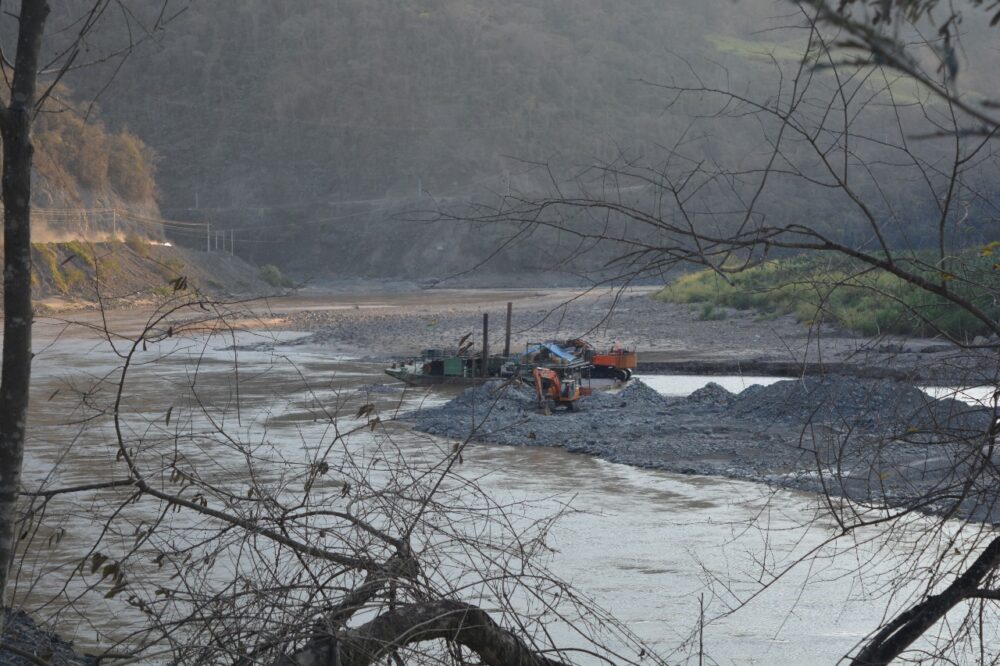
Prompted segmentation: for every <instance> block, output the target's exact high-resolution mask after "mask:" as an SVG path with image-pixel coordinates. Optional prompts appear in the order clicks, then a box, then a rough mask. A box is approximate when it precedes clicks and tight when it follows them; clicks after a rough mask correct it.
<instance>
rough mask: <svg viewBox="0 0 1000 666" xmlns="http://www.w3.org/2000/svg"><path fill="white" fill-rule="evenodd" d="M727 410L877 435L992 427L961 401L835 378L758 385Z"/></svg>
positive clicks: (884, 383) (886, 384)
mask: <svg viewBox="0 0 1000 666" xmlns="http://www.w3.org/2000/svg"><path fill="white" fill-rule="evenodd" d="M706 388H707V387H706ZM719 388H720V389H721V387H719ZM702 390H705V389H702ZM721 390H723V391H724V390H725V389H721ZM728 407H729V410H730V416H732V417H734V418H745V419H756V420H760V421H771V422H774V421H777V422H780V423H786V424H789V425H796V424H805V423H823V424H827V425H832V426H837V427H843V428H861V429H863V430H866V431H872V432H878V433H883V432H893V431H898V430H900V429H902V430H904V431H905V430H908V429H917V430H927V429H930V428H933V427H940V426H944V425H947V427H949V428H951V429H955V428H969V427H972V428H975V427H980V428H981V427H985V425H986V424H987V423H988V416H987V414H986V412H985V411H984V410H981V409H974V408H971V407H969V406H968V405H966V404H965V403H962V402H959V401H957V400H952V399H943V400H935V399H934V398H931V397H930V396H928V395H927V394H926V393H924V392H923V391H921V390H920V389H918V388H916V387H913V386H910V385H908V384H903V383H900V382H896V381H892V380H888V379H884V380H859V379H857V378H853V377H845V376H837V375H827V376H824V377H806V378H803V379H795V380H787V381H782V382H777V383H775V384H772V385H770V386H759V385H754V386H751V387H749V388H747V389H746V390H744V391H743V392H742V393H740V394H739V395H736V396H732V398H731V399H730V400H729V402H728Z"/></svg>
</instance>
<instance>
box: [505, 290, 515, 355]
mask: <svg viewBox="0 0 1000 666" xmlns="http://www.w3.org/2000/svg"><path fill="white" fill-rule="evenodd" d="M513 306H514V304H513V303H511V302H510V301H507V333H506V335H504V339H503V355H504V356H510V312H511V309H512V308H513Z"/></svg>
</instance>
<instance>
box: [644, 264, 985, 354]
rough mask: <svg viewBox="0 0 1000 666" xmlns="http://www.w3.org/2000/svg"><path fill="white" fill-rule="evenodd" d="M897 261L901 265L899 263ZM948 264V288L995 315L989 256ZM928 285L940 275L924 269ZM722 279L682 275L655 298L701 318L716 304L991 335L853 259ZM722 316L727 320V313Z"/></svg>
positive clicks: (848, 322)
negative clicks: (690, 308)
mask: <svg viewBox="0 0 1000 666" xmlns="http://www.w3.org/2000/svg"><path fill="white" fill-rule="evenodd" d="M909 259H910V260H911V261H914V262H918V261H919V262H920V263H919V264H918V265H919V266H924V267H926V266H930V265H933V259H932V258H930V257H919V256H912V257H910V258H909ZM897 261H900V259H899V258H897ZM952 264H953V265H949V275H952V274H953V275H954V277H952V278H951V279H950V281H949V284H950V285H951V286H950V287H949V288H950V289H952V290H953V291H954V292H955V293H959V294H961V295H963V296H965V297H966V298H968V299H970V300H971V301H973V302H975V303H977V304H978V305H979V306H980V307H981V308H982V309H983V310H984V311H986V312H987V313H990V314H992V315H993V316H994V317H998V316H1000V306H998V304H997V303H994V302H992V301H990V300H989V299H988V298H987V297H984V296H983V293H982V292H983V290H982V289H977V288H976V284H977V283H978V284H990V283H991V280H993V281H995V280H996V277H995V275H996V271H997V270H1000V269H997V268H995V267H994V264H993V262H992V259H991V257H989V256H986V255H984V256H978V255H977V254H975V253H971V252H970V253H964V254H962V255H960V256H959V257H956V258H954V259H953V261H952ZM920 272H922V274H923V275H924V276H925V277H926V278H927V279H928V280H930V281H934V282H936V281H938V280H940V279H941V277H940V272H939V271H935V270H932V269H929V268H923V269H922V270H921V271H920ZM728 278H729V281H730V282H731V283H732V284H730V283H729V282H727V280H725V279H723V278H721V277H720V276H719V274H718V273H717V272H715V271H713V270H704V271H700V272H697V273H690V274H688V275H684V276H682V277H681V278H679V279H678V280H676V281H674V282H673V283H672V284H670V285H668V286H666V287H665V288H664V289H663V290H662V291H660V292H659V293H658V294H656V298H658V299H660V300H663V301H668V302H673V303H702V304H704V305H703V306H702V308H701V310H700V317H699V318H700V319H712V318H716V317H717V316H718V313H717V312H716V310H715V309H714V308H715V307H716V306H725V307H731V308H736V309H740V310H756V311H758V312H761V313H764V314H766V315H768V316H778V315H782V314H794V315H795V317H796V318H797V319H798V320H799V321H802V322H810V323H811V322H814V321H819V320H824V319H825V320H827V321H835V322H837V323H839V324H840V325H841V326H844V327H845V328H848V329H850V330H853V331H856V332H858V333H862V334H864V335H877V334H883V333H894V334H901V335H933V334H936V333H938V332H939V331H944V332H946V333H948V334H950V335H954V336H957V337H973V336H976V335H983V334H987V333H988V332H989V331H988V330H987V327H986V325H985V324H984V323H983V322H981V321H979V320H978V319H976V318H974V317H973V316H972V315H970V314H969V313H968V312H967V311H966V310H965V309H963V308H959V307H957V306H955V305H953V304H951V303H950V302H949V301H947V300H945V299H944V298H941V297H940V296H937V295H935V294H931V293H928V292H927V291H924V290H923V289H920V288H917V287H915V286H913V285H912V284H909V283H906V282H903V281H902V280H901V279H899V278H898V277H896V276H894V275H892V274H890V273H886V272H883V271H878V270H872V269H871V268H870V267H868V266H862V265H860V264H858V263H856V262H853V261H852V260H848V259H844V258H839V259H836V260H833V259H830V258H828V257H822V256H820V257H817V256H812V257H796V258H790V259H784V260H781V261H768V262H765V263H763V264H760V265H759V266H755V267H753V268H749V269H747V270H745V271H742V272H739V273H734V274H731V275H729V276H728ZM722 316H723V317H724V315H722Z"/></svg>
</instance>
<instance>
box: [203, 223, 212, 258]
mask: <svg viewBox="0 0 1000 666" xmlns="http://www.w3.org/2000/svg"><path fill="white" fill-rule="evenodd" d="M211 251H212V225H211V224H206V225H205V252H211Z"/></svg>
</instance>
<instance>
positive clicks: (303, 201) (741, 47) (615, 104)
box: [55, 0, 985, 275]
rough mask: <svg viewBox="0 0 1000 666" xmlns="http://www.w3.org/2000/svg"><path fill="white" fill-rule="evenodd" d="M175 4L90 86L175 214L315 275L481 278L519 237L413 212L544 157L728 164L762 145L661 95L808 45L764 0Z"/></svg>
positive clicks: (537, 179) (139, 13)
mask: <svg viewBox="0 0 1000 666" xmlns="http://www.w3.org/2000/svg"><path fill="white" fill-rule="evenodd" d="M78 3H79V0H73V1H71V2H68V3H66V6H67V7H71V6H73V5H75V4H78ZM143 9H145V10H146V12H147V14H149V15H144V14H143ZM161 9H162V3H159V2H153V1H152V0H148V1H146V2H137V3H132V4H131V6H130V12H131V13H129V14H123V15H122V17H119V18H118V19H117V20H118V21H119V25H118V26H111V27H109V28H106V29H105V31H104V32H103V33H102V34H101V35H97V36H95V37H94V45H95V48H103V49H104V50H106V51H113V50H114V49H115V48H116V47H117V46H119V45H120V42H121V40H122V39H124V36H125V35H130V36H132V38H133V39H136V37H137V36H141V35H142V31H141V28H142V27H143V26H145V25H150V24H152V22H153V18H154V16H153V13H156V12H160V10H161ZM181 9H184V11H179V10H181ZM168 11H179V13H178V14H177V15H176V17H174V18H173V19H172V20H170V21H168V22H166V29H165V30H163V31H160V32H157V33H155V34H154V35H153V36H152V38H149V39H146V40H145V41H142V40H138V41H139V42H140V44H139V46H138V47H137V48H136V49H135V50H134V52H133V53H132V54H131V56H130V57H129V59H128V60H127V61H126V62H125V64H124V66H123V67H121V69H120V70H119V69H118V65H119V64H120V63H119V62H118V61H117V60H115V59H111V60H109V61H108V62H105V63H103V64H102V65H100V66H97V67H91V68H88V69H86V70H82V71H80V72H77V73H74V77H75V78H74V85H76V86H78V87H79V92H80V94H81V98H90V97H93V96H96V95H98V94H100V98H99V101H100V104H101V105H102V107H103V110H104V113H105V117H107V118H109V119H111V122H113V123H114V125H115V126H116V127H125V126H126V125H127V127H128V128H129V130H130V131H131V132H135V134H137V135H138V136H139V137H141V138H142V139H143V140H144V141H145V142H147V143H148V144H149V145H150V146H152V147H153V149H154V150H155V151H156V153H157V155H159V157H160V159H159V161H158V171H159V188H160V191H161V192H162V206H163V208H164V212H165V213H166V214H167V216H168V217H176V218H179V219H190V220H208V221H212V222H213V223H215V224H217V225H218V227H219V228H232V227H235V228H237V229H238V230H239V233H238V234H237V249H238V251H239V252H241V253H243V254H245V255H247V256H250V257H253V258H256V259H258V260H262V261H263V260H267V261H277V262H278V263H281V264H283V265H285V266H286V267H289V268H291V269H293V270H294V269H296V268H298V269H299V270H300V271H302V272H317V271H320V272H322V271H330V272H333V273H342V274H358V273H360V274H387V273H394V274H410V275H419V274H421V273H423V272H425V271H426V269H427V266H428V265H433V266H434V269H435V271H436V272H438V273H447V272H449V271H453V270H459V269H461V268H463V267H468V266H471V265H474V263H475V260H476V259H477V258H478V257H482V256H484V255H485V253H486V251H487V250H488V249H489V248H491V247H494V246H496V244H497V243H498V239H499V238H501V237H502V236H503V231H501V230H498V229H488V230H485V231H484V230H483V229H481V228H465V227H459V228H457V229H456V228H452V227H448V226H443V225H440V224H438V225H432V226H428V225H426V224H415V223H413V222H409V221H407V220H410V219H411V218H412V217H414V216H413V215H412V214H410V213H409V212H408V211H410V210H412V209H413V208H418V209H425V208H428V207H429V206H432V205H436V204H435V201H432V200H431V199H430V198H429V197H434V198H435V199H436V202H437V203H440V202H441V201H442V200H443V201H444V202H445V203H446V204H447V203H449V202H451V203H454V202H456V201H467V200H471V199H475V198H477V197H483V196H488V194H489V193H490V192H500V193H504V192H506V191H509V190H511V189H513V190H514V191H521V192H535V191H543V190H546V189H548V188H549V187H550V186H551V183H550V182H549V180H548V179H549V175H550V174H549V171H548V170H547V169H544V168H538V167H537V166H536V167H531V166H529V164H528V163H545V164H551V165H553V167H554V169H555V171H556V173H557V175H558V177H563V176H564V175H565V174H567V173H573V172H574V169H578V168H579V167H580V166H581V165H586V164H591V163H594V162H601V161H609V160H615V159H617V158H618V157H619V156H620V155H622V154H623V153H624V154H625V155H627V156H628V157H629V158H632V159H639V160H648V161H649V162H650V163H652V164H657V163H658V162H659V161H661V160H662V159H663V158H662V153H663V147H664V146H671V145H674V142H676V141H678V139H679V138H680V137H682V136H683V137H684V145H685V146H687V147H688V149H689V150H692V151H694V152H695V153H696V154H697V155H698V156H699V157H703V158H705V159H708V160H711V159H713V158H716V157H719V156H721V155H723V154H731V155H753V154H755V153H759V152H760V151H761V149H762V146H760V145H757V143H755V142H754V140H752V139H751V138H750V137H751V136H754V135H753V133H749V132H744V131H742V129H741V128H740V126H739V124H738V123H734V124H733V125H732V129H731V131H730V132H729V133H728V134H726V135H724V136H719V135H715V136H713V137H711V139H710V140H709V139H708V138H706V137H705V136H704V135H703V133H704V132H705V130H704V128H703V127H702V126H701V125H700V124H699V123H698V122H696V121H694V120H693V119H692V115H691V114H692V113H693V112H695V111H697V110H699V109H695V108H692V107H691V106H689V105H686V104H677V105H671V101H672V100H671V96H670V95H669V94H668V93H666V92H664V91H663V90H662V89H659V88H657V87H655V86H650V85H648V83H646V82H670V81H676V80H688V81H689V80H691V79H692V72H693V71H696V72H698V75H699V76H700V77H703V78H704V79H705V80H707V81H711V82H718V83H719V84H720V85H723V84H725V85H729V86H731V87H736V88H739V89H745V90H747V91H751V90H752V91H754V92H755V93H757V94H767V93H768V91H771V90H776V89H777V85H778V79H777V77H776V76H775V70H774V67H775V65H776V64H780V63H782V62H785V61H790V60H792V59H794V58H795V57H796V53H797V51H798V49H800V47H801V46H802V45H803V44H804V42H803V41H802V35H801V33H795V32H785V31H780V30H768V29H769V28H773V27H774V26H775V25H780V24H782V23H786V24H787V23H788V22H789V21H790V19H789V18H788V17H787V15H788V12H789V6H788V5H787V4H786V3H783V2H768V1H765V0H746V1H743V2H739V3H733V2H730V0H710V1H707V2H699V1H695V0H682V1H679V2H669V3H664V2H658V1H656V0H636V1H635V2H629V3H615V2H610V1H608V0H581V1H580V2H575V3H572V5H567V4H566V3H560V2H556V1H555V0H533V1H531V2H528V1H527V0H525V1H517V0H514V1H500V0H426V1H424V2H419V3H409V2H407V3H402V2H398V0H341V1H338V2H328V1H325V0H298V1H297V2H295V3H279V2H272V1H271V0H213V1H212V2H197V1H196V2H191V3H190V5H187V4H186V3H185V4H177V5H176V6H175V5H173V4H171V6H170V9H169V10H168ZM781 15H784V17H783V18H776V17H779V16H781ZM791 20H794V17H793V18H792V19H791ZM126 21H127V23H128V25H127V26H126ZM55 34H58V33H55ZM101 40H103V43H101ZM772 56H773V58H772ZM112 75H113V76H112ZM983 76H985V75H984V74H982V73H978V72H974V71H970V72H969V73H967V74H966V80H971V79H975V78H976V77H983ZM109 80H111V81H112V82H111V84H110V86H109V85H108V81H109ZM898 92H901V93H904V94H905V93H906V92H907V91H906V90H905V89H903V88H900V90H899V91H898ZM701 110H702V111H703V109H701ZM885 122H886V123H892V122H894V121H893V119H892V114H890V113H888V112H887V113H886V115H885ZM876 129H877V128H876ZM763 148H765V149H766V147H763ZM899 187H900V188H902V189H901V190H900V191H898V192H892V193H891V196H890V198H891V199H892V201H891V202H890V203H891V204H892V206H893V207H894V210H896V212H898V213H900V214H904V215H911V216H919V215H920V212H919V211H920V209H921V207H923V206H925V205H927V204H928V203H929V202H927V201H926V200H924V199H921V198H920V196H918V195H911V194H910V193H909V192H907V191H905V190H906V188H907V187H908V184H907V183H900V184H899ZM790 193H793V191H790ZM787 199H788V201H785V202H776V203H780V205H781V206H782V210H783V211H784V213H783V214H787V215H791V216H794V215H809V216H811V217H814V218H815V217H817V216H823V215H830V216H833V215H835V214H836V210H837V203H836V202H835V201H832V200H831V201H810V202H796V201H794V197H791V196H790V197H787ZM807 205H808V207H806V206H807ZM888 205H889V204H887V206H888ZM836 222H837V224H841V223H844V222H845V221H842V220H837V221H836ZM846 222H848V223H849V222H850V220H847V221H846ZM442 239H445V241H446V242H442ZM553 242H554V240H553V239H552V238H551V237H546V238H545V239H542V240H536V241H534V242H532V243H528V244H527V245H524V244H522V245H521V246H519V248H517V249H514V248H512V249H511V250H510V251H507V252H505V253H504V254H503V258H502V259H503V261H505V262H507V264H508V265H511V266H513V267H515V268H525V267H528V268H530V267H544V266H551V265H553V264H555V263H558V261H559V260H560V259H562V258H564V256H565V254H560V252H564V251H569V250H568V249H567V248H570V247H572V245H571V244H564V247H563V249H562V250H559V251H557V252H554V251H553V246H552V243H553ZM442 245H444V246H447V248H446V249H445V250H442V249H441V247H442Z"/></svg>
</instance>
